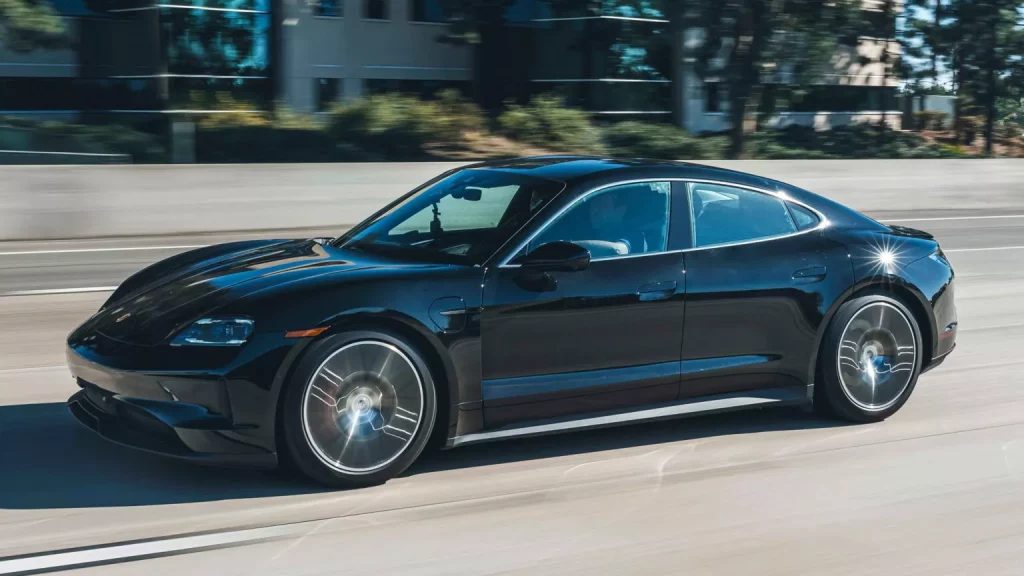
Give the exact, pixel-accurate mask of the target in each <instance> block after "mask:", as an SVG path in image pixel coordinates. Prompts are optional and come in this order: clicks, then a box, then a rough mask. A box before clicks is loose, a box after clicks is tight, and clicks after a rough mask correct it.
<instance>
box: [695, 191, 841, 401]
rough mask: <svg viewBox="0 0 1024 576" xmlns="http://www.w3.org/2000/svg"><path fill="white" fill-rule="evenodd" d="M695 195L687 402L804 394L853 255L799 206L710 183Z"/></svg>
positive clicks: (818, 218)
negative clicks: (764, 392) (781, 391)
mask: <svg viewBox="0 0 1024 576" xmlns="http://www.w3.org/2000/svg"><path fill="white" fill-rule="evenodd" d="M688 189H689V196H690V205H691V220H692V232H693V246H694V248H693V249H692V250H691V251H688V252H687V253H686V278H687V285H686V290H687V318H686V324H685V327H684V331H683V349H682V362H681V366H680V372H681V385H680V396H681V397H684V398H685V397H694V396H704V395H708V394H718V393H731V392H739V391H746V390H754V389H765V388H789V387H792V388H793V389H794V390H801V389H803V387H804V386H806V385H807V384H809V383H810V375H809V372H810V366H811V358H812V356H813V355H814V354H815V350H816V341H817V334H818V329H819V327H820V326H821V323H822V321H823V318H824V315H825V313H826V312H827V311H828V309H829V306H830V305H831V303H832V302H834V301H835V299H836V298H837V297H838V296H839V295H840V294H841V293H842V292H843V290H845V289H846V287H848V286H850V285H851V284H852V283H853V278H852V270H851V266H850V263H849V257H848V255H847V252H846V249H845V248H843V247H842V246H840V245H839V244H838V243H835V242H833V241H831V240H829V239H828V238H827V237H826V236H825V234H823V233H822V228H823V227H824V224H825V222H824V220H823V218H822V217H821V216H820V215H818V214H817V213H815V212H814V211H812V210H810V209H809V208H808V207H806V206H802V205H800V204H797V203H795V202H793V201H791V200H787V199H785V198H783V197H780V196H776V195H774V194H772V193H769V192H765V191H758V190H753V189H748V188H742V187H738V186H726V185H718V184H710V183H696V182H692V183H689V184H688Z"/></svg>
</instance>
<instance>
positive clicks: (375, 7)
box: [363, 0, 391, 20]
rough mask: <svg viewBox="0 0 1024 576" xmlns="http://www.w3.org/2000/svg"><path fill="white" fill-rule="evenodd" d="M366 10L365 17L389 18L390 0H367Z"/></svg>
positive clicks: (373, 18)
mask: <svg viewBox="0 0 1024 576" xmlns="http://www.w3.org/2000/svg"><path fill="white" fill-rule="evenodd" d="M365 2H366V11H365V12H364V14H363V17H364V18H367V19H369V20H388V19H390V18H391V14H389V13H388V0H365Z"/></svg>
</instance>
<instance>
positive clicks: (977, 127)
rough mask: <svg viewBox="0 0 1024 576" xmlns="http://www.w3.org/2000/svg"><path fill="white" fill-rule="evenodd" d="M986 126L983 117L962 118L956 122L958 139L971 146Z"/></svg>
mask: <svg viewBox="0 0 1024 576" xmlns="http://www.w3.org/2000/svg"><path fill="white" fill-rule="evenodd" d="M984 126H985V119H984V118H982V117H981V116H961V117H960V118H958V119H957V122H956V139H957V140H958V141H960V142H963V143H964V144H967V145H968V146H970V145H971V144H974V139H975V138H976V137H977V136H978V134H980V133H981V132H982V131H983V129H984Z"/></svg>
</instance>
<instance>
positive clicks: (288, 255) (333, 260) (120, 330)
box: [72, 240, 424, 345]
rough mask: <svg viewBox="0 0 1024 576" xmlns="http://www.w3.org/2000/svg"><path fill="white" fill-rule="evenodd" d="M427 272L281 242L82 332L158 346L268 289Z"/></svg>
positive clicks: (196, 270)
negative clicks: (371, 272)
mask: <svg viewBox="0 0 1024 576" xmlns="http://www.w3.org/2000/svg"><path fill="white" fill-rule="evenodd" d="M423 266H424V265H423V264H409V263H401V262H394V261H386V260H382V259H380V258H378V257H372V256H369V255H366V254H362V253H359V252H354V251H350V250H344V249H341V248H335V247H331V246H329V245H324V244H321V243H319V242H316V241H313V240H295V241H282V242H277V243H272V244H269V245H262V246H259V247H257V248H252V249H243V250H240V251H236V252H232V253H228V254H221V255H218V256H216V257H212V258H209V259H207V260H201V261H199V262H195V263H192V264H191V265H189V266H185V267H180V268H177V269H175V270H171V271H169V272H168V273H167V274H165V275H163V276H160V277H158V278H156V279H154V280H153V281H151V282H148V283H146V284H145V285H144V286H141V287H140V288H138V289H137V290H134V291H133V292H132V293H131V294H128V295H126V297H125V298H123V299H121V300H118V301H116V302H113V303H111V304H110V305H109V306H108V307H106V308H104V309H102V310H100V312H98V313H97V314H96V315H95V316H93V317H92V318H91V319H90V320H89V321H88V322H86V324H84V325H83V326H82V329H86V330H89V331H96V332H99V333H101V334H103V335H104V336H107V337H109V338H114V339H116V340H120V341H122V342H128V343H132V344H141V345H155V344H159V343H161V342H164V341H166V340H167V339H168V338H170V337H171V336H173V335H174V334H176V333H177V332H178V331H179V330H181V329H182V328H184V327H185V326H186V325H188V324H189V323H191V322H193V321H195V320H196V319H198V318H199V317H202V315H205V314H208V313H211V312H214V311H215V310H216V309H218V308H220V307H222V306H224V305H226V304H228V303H231V302H234V301H236V300H238V299H239V298H241V297H243V296H245V295H247V294H250V293H252V292H254V291H257V290H260V289H265V288H266V287H267V286H268V285H279V284H290V283H293V282H296V281H301V280H304V279H308V278H312V277H319V276H323V275H326V274H332V275H333V274H338V273H344V272H349V271H354V270H366V269H367V268H384V267H387V268H395V267H399V268H407V267H423ZM72 337H74V335H73V336H72Z"/></svg>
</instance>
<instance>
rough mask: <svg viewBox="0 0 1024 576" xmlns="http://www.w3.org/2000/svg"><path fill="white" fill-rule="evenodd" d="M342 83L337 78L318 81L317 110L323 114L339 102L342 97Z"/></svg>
mask: <svg viewBox="0 0 1024 576" xmlns="http://www.w3.org/2000/svg"><path fill="white" fill-rule="evenodd" d="M340 83H341V81H340V80H339V79H337V78H317V79H316V110H317V112H323V111H325V110H329V109H330V108H331V106H333V105H334V104H336V103H337V102H338V97H339V96H340V95H341V91H340V90H339V87H338V85H339V84H340Z"/></svg>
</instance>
